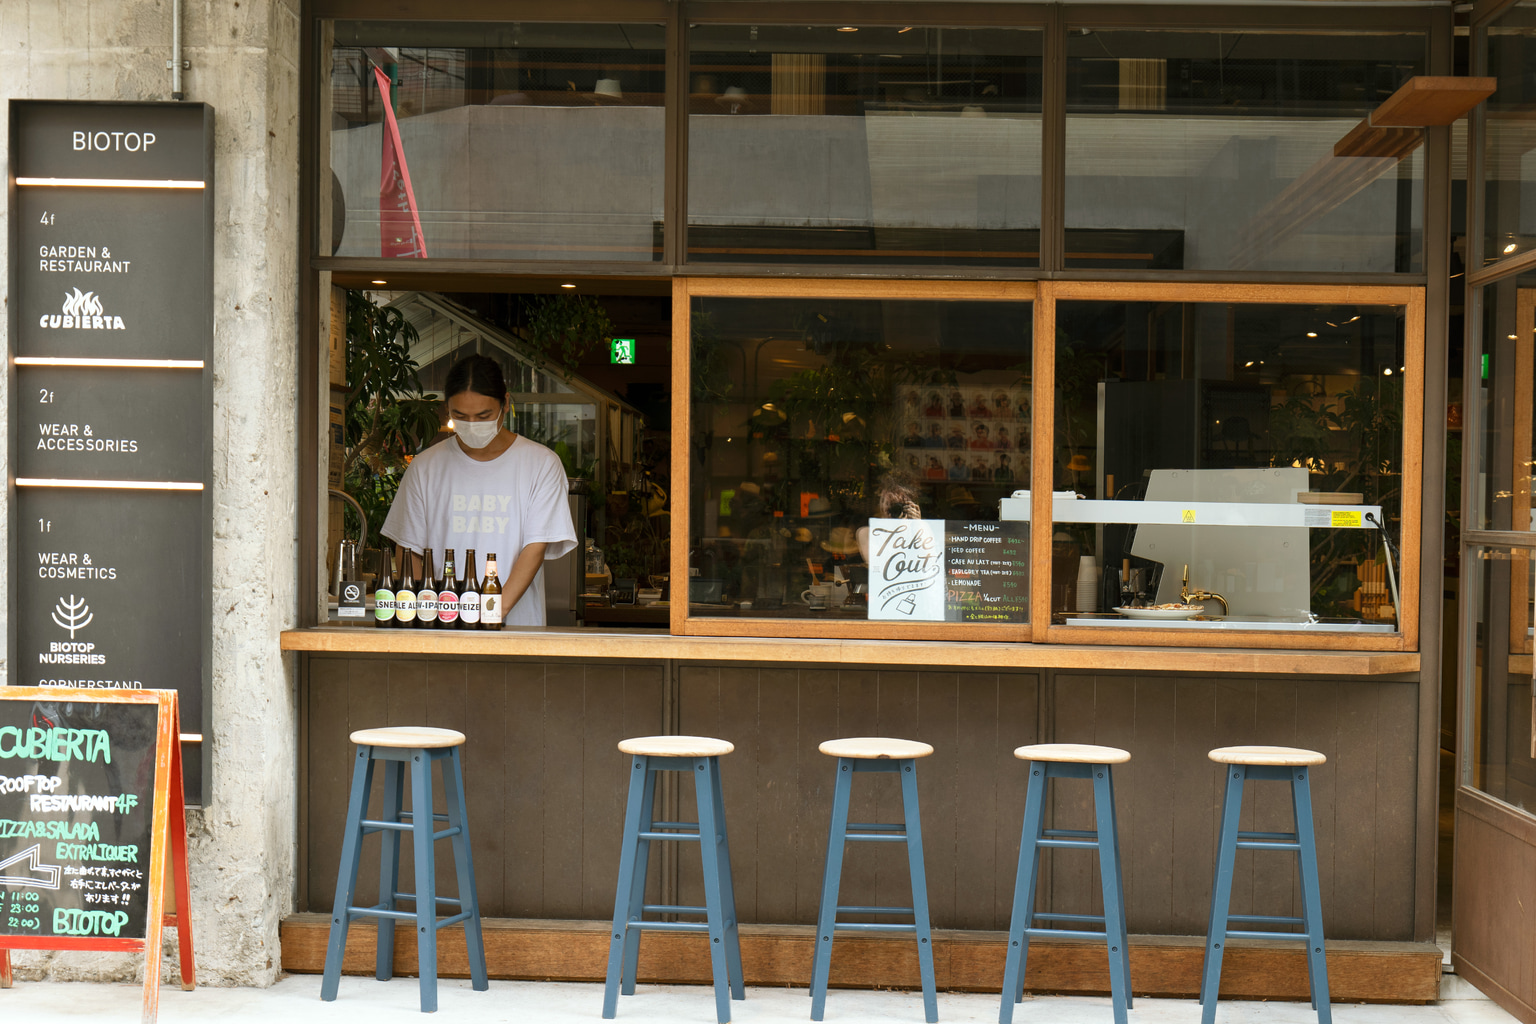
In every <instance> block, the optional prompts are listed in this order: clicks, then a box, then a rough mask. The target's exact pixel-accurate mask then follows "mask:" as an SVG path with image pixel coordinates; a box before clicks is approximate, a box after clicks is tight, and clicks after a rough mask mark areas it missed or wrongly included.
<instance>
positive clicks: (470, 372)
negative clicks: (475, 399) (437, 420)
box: [443, 356, 507, 402]
mask: <svg viewBox="0 0 1536 1024" xmlns="http://www.w3.org/2000/svg"><path fill="white" fill-rule="evenodd" d="M466 391H472V392H474V393H475V394H477V395H484V396H485V397H486V398H489V399H492V400H494V401H497V402H504V401H506V399H507V381H506V378H505V377H503V376H502V373H501V364H500V363H498V362H497V361H496V360H494V359H492V358H491V357H490V356H465V357H464V358H463V359H460V360H459V361H458V362H456V363H454V364H453V369H451V370H449V371H448V379H447V381H446V382H444V384H443V397H444V398H452V397H453V396H454V395H462V394H463V393H464V392H466Z"/></svg>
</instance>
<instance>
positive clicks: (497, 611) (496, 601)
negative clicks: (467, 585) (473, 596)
mask: <svg viewBox="0 0 1536 1024" xmlns="http://www.w3.org/2000/svg"><path fill="white" fill-rule="evenodd" d="M480 624H481V625H483V626H499V625H501V595H500V594H481V595H480Z"/></svg>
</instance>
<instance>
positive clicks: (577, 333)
mask: <svg viewBox="0 0 1536 1024" xmlns="http://www.w3.org/2000/svg"><path fill="white" fill-rule="evenodd" d="M520 321H521V323H520V326H521V328H522V336H523V341H524V342H525V343H526V344H527V345H528V347H529V348H530V349H532V350H533V352H534V353H535V354H536V355H538V356H539V357H541V358H542V359H544V360H545V361H546V362H548V363H549V364H551V365H552V366H558V367H560V368H561V369H562V370H564V371H565V375H566V377H567V378H569V377H570V376H571V375H572V374H574V373H575V372H576V369H577V367H578V366H580V365H581V360H582V357H583V356H585V355H586V354H587V353H588V352H590V351H592V350H593V349H594V348H596V347H598V346H599V345H602V344H603V343H605V342H607V341H608V339H609V338H610V337H612V335H613V321H612V320H610V319H609V318H608V311H607V310H606V309H604V308H603V304H602V303H601V302H598V301H597V300H596V299H595V298H592V297H591V296H588V295H536V296H534V297H532V298H531V299H529V300H528V301H526V302H524V303H523V305H522V309H521V311H520Z"/></svg>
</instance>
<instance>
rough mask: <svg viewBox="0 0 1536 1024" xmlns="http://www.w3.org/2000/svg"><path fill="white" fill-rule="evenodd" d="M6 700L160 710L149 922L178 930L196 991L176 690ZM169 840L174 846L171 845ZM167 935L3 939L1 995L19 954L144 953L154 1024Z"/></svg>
mask: <svg viewBox="0 0 1536 1024" xmlns="http://www.w3.org/2000/svg"><path fill="white" fill-rule="evenodd" d="M0 700H28V701H42V702H49V703H75V704H155V705H158V715H157V716H156V734H155V788H154V806H153V808H152V810H151V813H152V818H151V825H150V828H151V832H150V854H149V878H148V880H147V883H148V886H149V909H148V912H147V913H146V915H145V918H146V921H150V922H153V921H156V920H158V921H159V922H160V924H161V926H162V927H171V928H175V929H176V934H177V937H178V939H179V944H180V946H181V987H182V988H183V989H185V990H187V991H188V992H190V991H191V990H192V989H194V988H196V987H197V969H196V966H195V965H194V962H193V958H192V915H191V906H192V894H191V889H190V887H189V884H188V880H187V801H186V790H185V788H184V786H183V784H182V777H181V731H180V720H181V713H180V711H179V709H178V707H177V703H176V691H175V690H73V689H61V688H55V687H51V686H50V687H32V686H0ZM167 840H169V842H167ZM167 852H169V853H170V858H171V860H170V871H169V876H170V882H171V885H172V886H173V887H174V890H175V910H174V911H171V912H167V910H166V892H165V884H166V881H167V871H166V860H165V858H166V854H167ZM160 936H161V928H159V927H155V926H153V925H147V926H146V928H145V936H144V938H141V939H136V938H100V939H97V938H79V937H70V936H42V935H39V936H30V935H0V988H10V987H11V984H12V977H11V954H10V950H13V949H91V950H105V951H108V952H119V953H137V952H140V951H142V952H143V953H144V1016H143V1021H144V1024H154V1022H155V1020H156V1018H157V1017H158V1015H159V1012H160Z"/></svg>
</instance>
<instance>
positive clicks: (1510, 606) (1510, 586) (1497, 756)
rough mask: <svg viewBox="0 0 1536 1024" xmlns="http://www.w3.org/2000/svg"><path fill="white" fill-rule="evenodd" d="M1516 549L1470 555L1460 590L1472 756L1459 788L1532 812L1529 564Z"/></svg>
mask: <svg viewBox="0 0 1536 1024" xmlns="http://www.w3.org/2000/svg"><path fill="white" fill-rule="evenodd" d="M1532 554H1533V553H1532V552H1531V551H1528V550H1523V549H1520V548H1505V547H1500V548H1474V549H1473V550H1472V551H1471V554H1470V557H1469V559H1468V562H1469V567H1470V569H1471V571H1470V573H1468V574H1467V575H1468V576H1469V579H1468V581H1467V582H1468V584H1469V585H1470V587H1471V588H1472V590H1471V596H1472V598H1473V599H1474V600H1475V601H1476V602H1477V617H1476V621H1475V628H1476V634H1475V643H1474V644H1473V645H1469V647H1470V649H1469V651H1468V654H1469V655H1470V657H1471V664H1469V665H1467V666H1466V671H1467V672H1468V673H1469V679H1470V680H1471V685H1470V686H1469V687H1468V688H1467V698H1468V699H1467V706H1466V707H1464V708H1463V712H1462V723H1463V724H1462V729H1463V730H1464V735H1465V736H1466V739H1467V741H1468V743H1467V747H1468V749H1470V751H1471V754H1472V756H1471V757H1470V758H1469V759H1468V760H1469V762H1470V767H1471V772H1470V777H1468V778H1466V779H1465V780H1464V781H1465V782H1466V784H1468V785H1471V786H1473V787H1475V788H1477V789H1480V790H1482V791H1483V792H1485V793H1487V794H1488V795H1489V796H1492V797H1496V798H1498V799H1500V800H1503V801H1505V802H1506V803H1511V804H1514V805H1515V806H1516V807H1520V808H1523V809H1525V810H1536V748H1533V747H1532V728H1531V726H1532V714H1533V710H1536V704H1533V703H1532V693H1531V681H1532V666H1531V643H1532V635H1533V633H1536V629H1533V626H1536V609H1533V606H1532V595H1533V594H1536V575H1533V567H1536V561H1533V559H1532Z"/></svg>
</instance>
